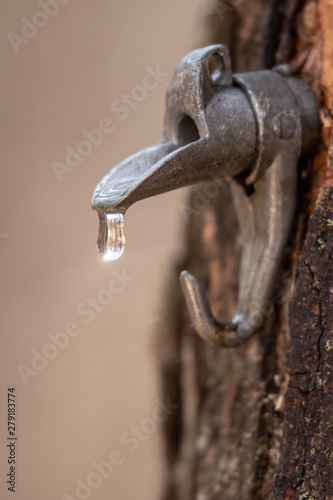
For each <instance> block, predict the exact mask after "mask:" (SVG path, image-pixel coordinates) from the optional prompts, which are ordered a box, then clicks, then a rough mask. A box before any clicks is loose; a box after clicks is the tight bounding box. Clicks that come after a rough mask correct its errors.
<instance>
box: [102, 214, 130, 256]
mask: <svg viewBox="0 0 333 500" xmlns="http://www.w3.org/2000/svg"><path fill="white" fill-rule="evenodd" d="M98 216H99V230H98V239H97V248H98V251H99V253H100V255H101V256H102V257H103V258H104V259H105V260H117V259H119V257H121V256H122V254H123V252H124V249H125V236H124V216H123V214H105V213H101V212H99V214H98Z"/></svg>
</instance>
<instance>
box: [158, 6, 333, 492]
mask: <svg viewBox="0 0 333 500" xmlns="http://www.w3.org/2000/svg"><path fill="white" fill-rule="evenodd" d="M200 43H201V45H205V44H209V43H225V44H227V45H228V46H229V49H230V53H231V58H232V64H233V71H234V72H238V71H251V70H258V69H262V68H270V67H272V66H274V65H276V64H281V63H285V62H293V63H294V64H295V65H296V66H297V67H298V68H299V69H300V73H301V75H302V76H303V77H304V78H305V79H307V80H308V81H309V82H310V83H311V85H312V87H313V89H314V91H315V93H316V95H317V98H318V102H319V105H320V114H321V122H322V125H323V128H322V135H321V137H322V138H321V144H320V145H319V146H318V151H317V153H316V155H314V156H312V157H308V158H304V159H302V160H301V162H300V165H299V178H298V187H299V189H298V203H297V210H296V215H295V219H294V224H293V229H292V231H291V234H290V238H289V242H288V245H287V247H286V249H285V253H284V257H283V260H282V262H281V266H280V271H279V273H278V276H277V278H276V282H275V286H274V292H273V295H272V303H273V304H274V312H273V313H272V314H270V315H269V316H268V317H267V318H266V319H265V322H264V326H263V328H262V329H261V331H260V332H258V333H257V334H255V335H254V336H253V337H252V338H251V339H250V340H248V341H247V342H246V343H245V344H243V345H242V346H240V347H237V348H234V349H218V348H215V347H211V346H209V345H207V344H205V343H204V342H203V341H202V340H201V339H200V338H199V337H198V336H197V335H196V334H195V333H194V331H193V329H192V328H191V326H190V324H189V318H188V316H187V313H186V310H185V304H184V300H183V298H182V295H181V292H180V286H179V282H178V274H179V272H180V271H181V270H182V269H188V270H189V271H190V272H193V274H195V275H197V276H198V277H200V278H201V279H202V280H203V281H204V282H205V283H206V285H207V288H208V293H209V297H210V302H211V305H212V308H213V312H214V314H215V315H216V316H217V317H218V318H219V319H220V320H222V321H227V320H230V319H231V317H232V316H233V313H234V309H235V304H236V298H237V274H238V271H237V269H238V260H239V259H238V258H239V251H238V247H237V232H238V229H237V222H236V215H235V212H234V209H233V207H232V203H231V196H230V194H229V187H228V184H227V183H225V185H224V186H222V187H220V190H219V195H218V196H215V197H214V198H212V197H211V196H210V195H209V193H211V192H212V190H208V189H207V185H200V186H198V187H195V188H193V190H192V191H191V194H190V197H189V199H188V201H187V204H186V206H184V207H180V214H181V215H183V216H184V226H185V227H186V251H185V254H184V257H183V259H182V260H181V262H179V264H178V265H177V266H175V270H174V273H173V275H172V278H171V279H170V286H169V290H168V294H167V306H166V310H165V312H164V315H165V322H164V323H165V328H164V330H163V331H161V332H159V338H158V346H159V352H158V355H159V362H160V366H161V380H162V392H163V394H164V397H168V398H169V400H170V401H172V402H177V403H178V404H179V405H180V410H179V411H177V412H175V413H173V414H172V415H171V416H170V418H169V419H168V420H167V421H166V423H165V427H164V438H165V453H166V457H167V473H166V484H165V490H164V495H163V500H189V499H197V500H213V499H223V500H239V499H241V500H242V499H244V500H250V499H251V500H252V499H255V500H257V499H258V500H259V499H265V500H267V499H276V500H282V499H288V500H291V499H306V500H310V499H333V336H332V327H333V325H332V323H333V305H332V304H333V280H332V277H333V273H332V259H333V213H332V212H333V211H332V195H333V180H332V179H333V175H332V168H333V147H332V146H331V145H330V144H331V124H332V113H333V2H332V0H318V1H312V0H310V1H304V0H284V1H279V0H270V1H268V0H243V1H241V0H229V1H228V3H227V2H226V0H224V3H222V1H220V2H218V1H217V0H216V1H215V2H214V5H212V6H211V13H210V14H209V15H208V17H207V23H206V36H205V39H204V40H201V41H200ZM235 147H237V145H235Z"/></svg>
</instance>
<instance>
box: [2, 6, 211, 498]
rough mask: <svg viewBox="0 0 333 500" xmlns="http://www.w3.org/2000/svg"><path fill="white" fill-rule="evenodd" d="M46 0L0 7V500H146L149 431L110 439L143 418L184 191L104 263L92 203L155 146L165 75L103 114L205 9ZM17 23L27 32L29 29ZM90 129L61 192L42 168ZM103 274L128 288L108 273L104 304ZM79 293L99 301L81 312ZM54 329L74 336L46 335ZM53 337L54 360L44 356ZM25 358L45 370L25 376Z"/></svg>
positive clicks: (170, 52) (181, 44) (156, 480)
mask: <svg viewBox="0 0 333 500" xmlns="http://www.w3.org/2000/svg"><path fill="white" fill-rule="evenodd" d="M54 2H55V0H45V1H44V0H40V3H38V1H35V0H24V1H23V0H3V2H2V4H1V7H0V10H1V23H2V25H1V31H2V43H1V51H2V52H1V56H2V61H3V72H2V80H1V103H2V130H1V142H2V147H1V155H2V162H1V166H2V182H1V187H0V189H1V203H2V209H1V221H0V257H1V287H2V296H1V324H2V327H1V398H0V401H1V403H0V416H1V418H0V436H1V441H0V450H1V451H0V459H1V461H0V470H1V485H0V498H1V499H7V498H16V499H17V500H58V499H59V500H60V499H63V500H68V499H71V500H72V499H73V498H91V499H93V500H105V499H107V498H110V499H111V498H112V499H126V500H129V499H133V500H140V499H142V500H152V499H156V498H158V492H159V489H160V486H161V471H162V458H161V453H160V441H159V434H158V428H156V430H154V429H152V428H149V425H151V422H150V424H149V423H148V424H147V422H146V424H145V425H146V429H147V432H148V431H149V429H152V432H151V433H150V434H149V435H148V433H146V434H145V435H144V437H145V438H146V437H147V439H144V440H142V441H140V440H137V441H138V443H139V445H138V446H135V445H134V442H132V446H130V445H129V444H127V445H126V444H124V443H122V442H121V437H122V436H123V435H124V433H126V432H131V431H130V429H131V428H132V426H138V425H140V424H141V423H142V422H143V421H144V420H145V419H147V418H150V417H151V416H152V414H153V412H154V409H155V408H156V402H155V399H156V397H157V376H156V364H155V358H154V354H153V350H152V343H153V342H152V338H153V331H154V329H156V328H158V323H159V312H160V307H161V301H162V299H163V293H164V285H163V282H164V281H165V280H166V279H167V277H168V270H169V266H170V265H171V264H172V261H173V259H175V257H176V256H177V254H178V253H179V252H180V251H181V248H182V227H183V224H184V221H183V220H182V219H181V215H180V212H179V209H178V208H179V203H181V202H182V200H183V198H184V196H185V193H184V191H179V192H175V193H170V194H167V195H163V196H161V197H158V198H153V199H150V200H146V201H144V202H142V203H139V204H137V205H136V206H134V207H133V208H132V209H131V210H130V211H129V213H128V214H127V216H126V220H125V235H126V240H127V241H126V243H127V244H126V250H125V254H124V256H123V257H122V259H120V260H119V261H117V262H116V263H114V264H112V263H111V264H106V263H104V262H103V261H102V260H101V259H100V257H99V256H98V253H97V250H96V236H97V225H98V224H97V215H96V213H94V212H92V211H91V209H90V199H91V195H92V192H93V189H94V187H95V185H96V184H97V182H98V181H99V180H100V179H101V178H102V176H103V175H104V174H105V173H107V172H108V170H109V169H110V168H111V167H112V166H113V165H115V164H117V163H118V162H119V161H120V160H122V159H123V158H125V157H127V156H128V155H130V154H132V153H134V152H136V151H137V150H139V149H141V148H142V147H144V146H146V145H149V144H153V143H155V142H158V141H159V140H160V139H161V135H162V122H163V113H164V93H165V87H166V84H167V81H168V78H163V79H162V81H161V82H160V83H159V84H158V85H157V88H156V89H154V90H150V91H148V92H147V96H146V98H144V99H143V100H141V101H140V102H137V103H136V106H135V107H133V109H129V112H128V113H126V114H128V116H127V117H126V118H124V119H121V114H120V113H119V112H116V111H112V110H111V105H112V103H113V102H114V101H115V100H116V99H121V96H122V94H130V93H131V92H132V91H133V89H134V88H135V87H136V86H138V85H141V84H142V81H143V79H144V77H145V75H146V74H147V69H146V67H147V66H150V67H151V68H156V66H157V65H159V66H160V68H161V71H163V72H167V73H169V75H170V76H171V74H172V72H173V70H174V68H175V66H176V64H177V63H178V62H179V60H180V58H181V57H183V56H184V55H185V54H186V53H187V52H189V51H190V50H192V49H193V48H195V40H196V39H197V37H196V29H197V28H198V26H199V24H198V23H199V21H200V17H201V14H200V13H201V11H202V9H203V8H204V5H203V4H205V0H195V1H193V0H183V1H182V2H179V1H176V0H168V1H167V2H166V1H161V0H160V1H156V0H143V1H140V2H135V1H133V0H132V1H130V0H122V1H121V2H120V1H115V0H97V1H95V2H92V1H91V0H90V1H89V0H61V1H60V0H57V2H58V3H57V4H56V6H54ZM41 3H44V4H48V9H49V14H46V17H45V14H44V15H40V14H36V13H37V12H41V11H42V12H43V9H42V8H41V6H40V4H41ZM52 5H53V7H52ZM57 6H58V7H59V9H57ZM52 9H53V10H52ZM57 10H58V11H57ZM56 11H57V12H56ZM44 12H45V9H44ZM51 14H52V15H51ZM52 16H53V17H52ZM22 18H23V19H22ZM27 20H28V21H27ZM31 20H34V21H35V22H36V23H37V24H40V25H41V27H40V28H38V29H37V33H36V32H35V30H34V28H33V27H32V28H31V25H29V21H31ZM43 24H44V26H42V25H43ZM22 29H23V30H24V38H23V41H22V38H19V37H18V36H17V35H20V36H21V37H22V33H21V32H22ZM9 33H12V34H11V35H8V34H9ZM27 37H28V38H27ZM24 40H25V41H24ZM104 118H109V119H111V120H112V122H113V125H114V130H113V131H112V133H109V134H105V135H104V136H103V141H102V142H101V144H100V145H98V146H94V147H93V148H92V151H91V152H90V153H89V154H87V155H86V156H85V157H84V158H83V159H82V161H81V163H80V164H79V165H78V166H77V167H75V168H73V169H72V170H71V171H66V172H64V173H63V175H61V178H62V182H60V181H59V179H58V178H57V176H56V174H55V171H54V169H53V167H52V165H53V166H54V162H59V163H62V164H65V157H66V147H67V146H70V147H71V148H76V147H77V145H78V143H79V142H80V141H82V140H84V139H86V138H85V136H84V134H83V132H82V131H83V130H84V129H86V130H88V131H90V130H92V129H95V128H97V127H98V126H99V124H100V122H101V120H103V119H104ZM58 177H59V176H58ZM114 270H116V271H117V272H118V273H120V275H122V274H123V273H124V272H125V274H127V275H130V276H131V277H134V279H131V280H129V279H128V280H127V282H126V279H125V280H123V281H119V278H116V280H118V281H117V290H120V292H119V293H117V294H115V293H114V294H113V296H112V302H111V303H109V304H104V305H103V306H102V305H101V301H102V300H104V302H105V300H106V299H105V297H106V295H103V293H104V292H101V290H103V289H105V288H107V285H108V282H109V281H110V279H111V278H112V277H114V276H113V272H114ZM89 297H90V298H92V299H94V298H96V297H98V302H97V306H96V307H97V308H98V310H97V311H94V313H92V312H91V311H92V310H93V309H92V306H88V302H87V301H89ZM103 297H104V298H103ZM88 309H89V311H90V312H87V310H88ZM88 320H89V322H88ZM72 323H75V324H76V326H75V325H72ZM65 328H67V330H68V331H70V329H71V328H72V330H73V332H72V333H78V334H77V335H76V336H75V337H74V336H72V337H69V336H68V334H66V335H57V334H58V333H59V332H64V329H65ZM54 335H56V336H55V337H54ZM54 338H57V339H58V342H60V343H61V339H62V342H63V348H62V349H60V348H57V349H55V348H54V347H52V345H51V347H50V344H53V346H54V341H53V340H52V339H54ZM66 338H67V340H68V343H67V345H64V344H66V342H67V341H66ZM36 352H38V353H39V354H40V353H43V352H44V353H45V352H46V353H47V356H49V358H53V359H49V360H47V362H46V365H45V363H44V362H43V361H41V360H39V361H36V360H35V363H37V365H36V364H34V365H33V364H32V363H34V360H33V358H34V356H35V355H36ZM38 363H39V364H38ZM44 365H45V366H44ZM18 367H20V368H19V370H20V373H21V375H20V373H19V370H18ZM36 367H37V368H38V369H36ZM27 369H28V370H27ZM29 370H30V371H29ZM9 386H15V387H16V397H17V435H18V441H17V448H16V453H17V464H16V465H17V469H16V473H17V484H16V487H17V492H16V495H15V497H13V494H12V493H10V492H8V491H7V486H8V485H7V484H6V474H7V472H8V471H9V466H8V464H7V456H8V448H7V447H6V444H7V441H6V439H7V436H8V434H7V396H6V393H7V388H8V387H9ZM133 448H136V449H135V450H134V451H132V452H131V450H133ZM112 450H118V451H120V452H121V454H122V458H123V460H121V461H122V462H123V463H122V464H121V465H119V466H117V467H115V468H114V471H113V472H112V474H111V476H110V477H108V478H103V480H102V482H101V484H99V485H98V487H94V488H92V487H91V488H90V490H91V493H89V491H88V490H86V492H85V491H84V488H83V489H81V490H80V496H77V493H76V492H75V489H76V487H77V484H78V482H77V480H78V479H81V480H82V481H83V482H84V483H85V484H87V481H86V478H87V477H88V476H90V481H91V482H92V483H93V482H94V481H96V483H94V486H96V484H97V483H98V481H99V480H98V476H96V474H95V476H94V475H91V474H92V473H96V470H95V468H94V466H93V465H92V464H93V463H94V462H96V463H101V462H103V461H105V460H109V455H110V452H112ZM87 491H88V492H87Z"/></svg>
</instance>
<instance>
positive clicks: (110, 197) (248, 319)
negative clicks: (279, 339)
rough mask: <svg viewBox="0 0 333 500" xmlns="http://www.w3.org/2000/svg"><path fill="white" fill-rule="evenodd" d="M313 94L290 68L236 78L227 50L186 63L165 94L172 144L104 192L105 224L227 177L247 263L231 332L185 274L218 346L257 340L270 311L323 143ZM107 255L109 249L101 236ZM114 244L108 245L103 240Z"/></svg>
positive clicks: (202, 330)
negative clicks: (146, 203)
mask: <svg viewBox="0 0 333 500" xmlns="http://www.w3.org/2000/svg"><path fill="white" fill-rule="evenodd" d="M318 133H319V118H318V109H317V103H316V99H315V96H314V94H313V92H312V90H311V88H310V86H309V85H308V84H307V83H306V82H305V81H304V80H302V79H301V78H299V77H297V76H295V75H294V72H293V70H292V67H291V66H286V65H284V66H283V67H281V68H279V67H277V68H274V70H263V71H256V72H250V73H244V74H236V75H232V72H231V63H230V58H229V54H228V50H227V48H226V47H225V46H224V45H211V46H209V47H204V48H203V49H199V50H196V51H194V52H192V53H190V54H189V55H188V56H186V57H185V58H184V59H182V61H181V62H180V64H179V65H178V67H177V68H176V71H175V73H174V75H173V77H172V79H171V81H170V84H169V87H168V89H167V94H166V113H165V123H164V141H163V142H162V143H160V144H158V145H155V146H152V147H149V148H146V149H144V150H142V151H141V152H139V153H137V154H135V155H133V156H131V157H130V158H128V159H127V160H125V161H124V162H122V163H120V164H119V165H118V166H116V167H115V168H114V169H112V170H111V171H110V173H109V174H107V175H106V176H105V177H104V178H103V179H102V181H101V182H100V183H99V185H98V186H97V188H96V190H95V193H94V196H93V200H92V207H93V208H94V209H95V210H97V211H98V212H99V213H100V221H102V224H104V220H105V219H106V218H107V217H106V216H107V215H108V214H112V213H120V214H122V213H124V212H125V211H126V210H127V209H128V208H129V207H130V206H131V205H132V204H133V203H135V202H136V201H139V200H142V199H144V198H147V197H149V196H153V195H156V194H159V193H164V192H166V191H170V190H172V189H176V188H179V187H182V186H187V185H191V184H194V183H197V182H201V181H204V180H208V179H212V178H218V177H221V176H225V175H227V176H228V178H229V179H230V183H231V189H232V196H233V200H234V204H235V207H236V211H237V216H238V220H239V226H240V233H241V240H242V257H241V267H240V278H239V296H238V308H237V314H236V316H235V317H234V319H233V320H232V321H231V322H230V323H228V324H226V325H223V324H222V323H220V322H219V321H217V320H216V319H215V318H214V316H213V314H212V312H211V309H210V306H209V302H208V298H207V295H206V291H205V287H204V285H203V283H202V282H201V281H200V280H198V279H197V278H195V277H194V276H193V275H191V274H190V273H189V272H187V271H183V272H182V274H181V286H182V288H183V291H184V294H185V298H186V304H187V308H188V311H189V314H190V317H191V320H192V323H193V326H194V328H195V329H196V331H197V332H198V333H199V335H200V336H201V337H202V338H203V339H205V340H206V341H207V342H209V343H210V344H212V345H217V346H221V347H231V346H235V345H238V344H241V343H242V342H244V341H245V340H246V339H248V338H249V337H250V336H251V334H252V333H253V332H254V331H256V330H257V329H258V328H259V327H260V326H261V324H262V322H263V320H264V317H265V315H266V314H267V312H268V311H269V309H270V308H271V303H270V301H269V299H270V294H271V291H272V287H273V283H274V279H275V275H276V272H277V269H278V265H279V262H280V258H281V255H282V252H283V249H284V247H285V245H286V241H287V238H288V234H289V231H290V227H291V223H292V219H293V215H294V209H295V202H296V180H297V162H298V159H299V157H300V155H301V153H306V152H309V151H310V150H312V149H313V148H314V147H315V145H316V144H317V142H318ZM102 229H103V231H102V232H101V234H102V239H103V241H102V247H103V245H104V242H105V241H106V240H107V241H109V239H110V235H109V234H108V229H107V228H105V227H104V226H103V227H102ZM104 240H105V241H104Z"/></svg>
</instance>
